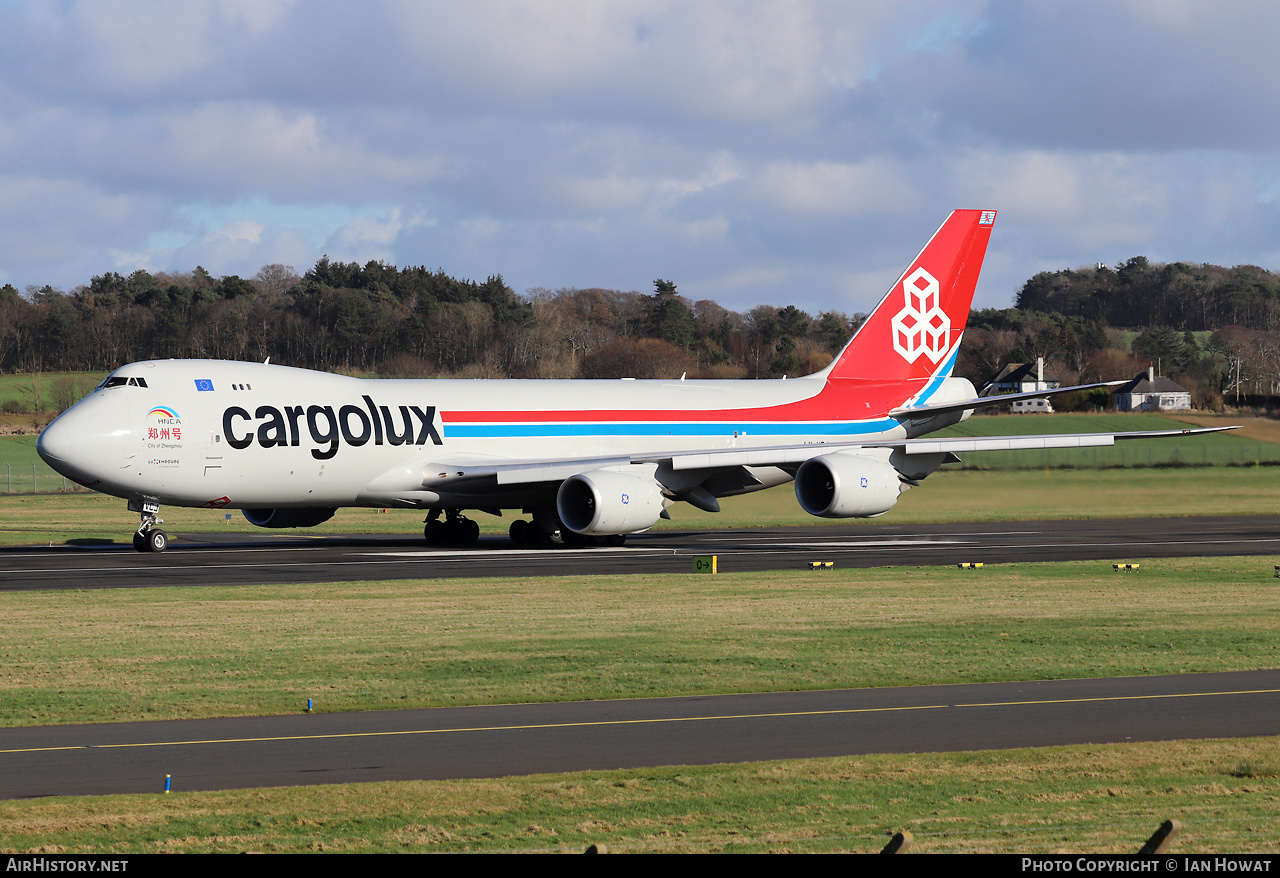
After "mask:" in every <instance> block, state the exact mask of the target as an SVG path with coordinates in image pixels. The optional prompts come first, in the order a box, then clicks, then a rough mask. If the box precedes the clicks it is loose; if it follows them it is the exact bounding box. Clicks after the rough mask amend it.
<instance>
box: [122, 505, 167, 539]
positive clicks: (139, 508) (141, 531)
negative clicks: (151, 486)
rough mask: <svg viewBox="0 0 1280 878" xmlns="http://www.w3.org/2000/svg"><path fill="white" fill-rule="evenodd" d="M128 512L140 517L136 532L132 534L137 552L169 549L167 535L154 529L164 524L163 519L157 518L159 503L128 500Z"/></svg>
mask: <svg viewBox="0 0 1280 878" xmlns="http://www.w3.org/2000/svg"><path fill="white" fill-rule="evenodd" d="M129 511H130V512H137V513H139V514H140V515H141V517H142V520H141V522H140V523H139V524H138V529H137V531H135V532H134V534H133V547H134V548H135V549H137V550H138V551H139V552H163V551H164V550H165V549H167V548H169V535H168V534H166V533H165V532H164V531H162V530H161V529H160V528H158V527H156V525H158V524H163V523H164V519H163V518H160V517H158V516H157V513H158V512H159V511H160V504H159V503H153V502H151V501H150V500H144V501H143V502H141V503H139V502H138V501H137V500H130V501H129Z"/></svg>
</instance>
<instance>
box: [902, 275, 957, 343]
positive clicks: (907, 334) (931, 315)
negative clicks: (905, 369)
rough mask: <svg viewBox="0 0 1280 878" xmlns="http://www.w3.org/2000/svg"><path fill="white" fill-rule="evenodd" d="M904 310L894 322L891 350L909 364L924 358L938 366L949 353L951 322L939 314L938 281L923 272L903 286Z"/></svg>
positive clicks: (942, 313)
mask: <svg viewBox="0 0 1280 878" xmlns="http://www.w3.org/2000/svg"><path fill="white" fill-rule="evenodd" d="M902 292H903V295H904V296H905V297H906V300H907V306H906V307H905V308H903V309H902V310H901V311H899V312H898V313H897V315H896V316H894V318H893V349H894V350H895V351H897V352H898V353H900V354H902V357H903V359H905V360H906V361H907V362H908V363H914V362H915V361H916V360H917V359H919V358H920V355H921V354H924V355H925V356H926V357H928V358H929V359H930V360H932V361H933V362H934V363H937V362H938V361H939V360H941V359H942V358H943V357H944V356H946V354H947V351H948V350H950V349H951V318H949V317H948V316H947V312H946V311H943V310H942V305H941V303H940V301H939V299H940V294H939V291H938V281H937V280H936V279H935V278H934V276H933V275H931V274H929V272H927V271H925V270H924V269H923V268H917V269H916V270H915V271H913V272H911V276H910V277H908V278H907V279H906V280H904V281H903V282H902Z"/></svg>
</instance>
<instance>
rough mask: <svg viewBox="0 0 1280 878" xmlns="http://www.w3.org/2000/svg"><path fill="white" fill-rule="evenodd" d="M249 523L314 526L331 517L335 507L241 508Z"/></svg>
mask: <svg viewBox="0 0 1280 878" xmlns="http://www.w3.org/2000/svg"><path fill="white" fill-rule="evenodd" d="M240 511H241V512H243V513H244V517H245V518H247V519H248V520H249V523H250V524H255V525H257V526H258V527H315V526H316V525H317V524H324V523H325V522H326V521H328V520H329V519H331V518H333V513H335V512H337V511H338V510H337V509H328V508H325V507H315V506H311V507H304V508H302V509H241V510H240Z"/></svg>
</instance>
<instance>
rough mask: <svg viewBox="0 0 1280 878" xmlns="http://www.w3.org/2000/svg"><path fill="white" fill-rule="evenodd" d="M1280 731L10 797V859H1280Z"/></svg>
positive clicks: (1, 823)
mask: <svg viewBox="0 0 1280 878" xmlns="http://www.w3.org/2000/svg"><path fill="white" fill-rule="evenodd" d="M1278 746H1280V739H1277V738H1257V739H1248V740H1236V741H1184V742H1164V743H1158V744H1118V745H1108V746H1085V747H1061V748H1052V749H1039V750H1010V751H1002V752H988V753H951V754H923V755H908V756H860V757H844V758H836V759H809V760H795V761H788V762H764V763H755V764H750V765H713V766H706V767H688V766H682V767H676V768H652V769H643V770H639V771H612V772H583V773H580V774H563V775H543V776H537V777H517V778H503V779H500V780H480V781H421V782H404V783H377V784H352V785H344V786H318V787H300V788H284V789H264V790H251V791H228V792H211V793H182V792H175V793H172V794H170V795H168V796H164V795H149V796H148V795H129V796H111V797H92V798H84V799H45V800H38V801H25V802H0V849H3V850H5V851H9V852H40V853H75V852H95V853H112V854H124V853H178V852H236V851H263V852H295V851H297V852H307V851H334V852H347V853H394V852H448V851H487V852H498V851H511V852H556V851H565V852H569V853H579V852H581V851H582V850H583V849H584V848H585V847H586V846H587V845H588V844H595V843H603V844H607V845H608V847H609V850H610V851H615V852H676V853H701V852H712V851H728V852H733V853H749V852H774V853H782V852H802V853H819V852H835V851H850V852H863V853H874V852H876V851H878V850H880V848H881V847H883V846H884V844H885V842H886V841H887V840H888V836H889V834H891V833H893V832H895V831H898V830H903V829H906V830H910V831H911V833H912V834H913V836H914V837H915V842H914V845H913V847H912V851H913V852H920V853H943V852H959V853H976V852H997V853H1116V854H1132V853H1136V852H1137V850H1138V848H1139V847H1140V846H1141V845H1142V843H1143V842H1144V841H1145V840H1146V839H1147V837H1148V836H1150V835H1151V833H1152V832H1153V831H1154V830H1155V828H1156V827H1157V826H1158V825H1159V824H1160V823H1161V822H1163V821H1164V820H1166V819H1169V818H1170V817H1176V818H1177V819H1178V820H1180V821H1181V822H1182V823H1183V824H1184V829H1183V830H1182V832H1181V834H1179V835H1178V837H1177V838H1176V839H1175V840H1174V841H1173V843H1172V847H1171V851H1170V852H1171V853H1175V854H1196V853H1221V852H1250V853H1264V852H1270V853H1275V852H1277V851H1280V825H1278V824H1277V821H1276V813H1277V809H1278V808H1280V782H1278V781H1277V780H1276V776H1275V767H1276V765H1277V762H1278V760H1277V758H1276V753H1277V749H1278Z"/></svg>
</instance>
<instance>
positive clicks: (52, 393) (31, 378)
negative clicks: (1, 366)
mask: <svg viewBox="0 0 1280 878" xmlns="http://www.w3.org/2000/svg"><path fill="white" fill-rule="evenodd" d="M105 377H107V373H106V372H28V373H23V374H20V375H0V407H3V405H4V404H5V403H6V402H16V403H18V405H19V406H20V407H21V409H22V411H24V412H30V411H32V410H33V407H34V410H36V411H42V412H43V411H52V410H55V409H56V408H58V407H59V406H58V403H59V401H60V400H59V396H60V395H62V396H65V397H66V398H67V399H69V400H70V401H71V402H75V401H77V400H79V399H80V398H81V397H83V396H84V395H85V394H87V393H88V392H89V391H90V390H92V389H93V388H95V387H97V386H98V384H99V382H101V381H102V379H103V378H105ZM61 401H63V402H65V401H66V400H65V399H64V400H61Z"/></svg>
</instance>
